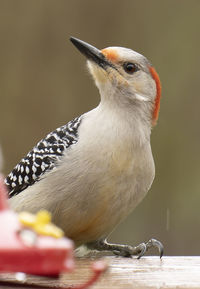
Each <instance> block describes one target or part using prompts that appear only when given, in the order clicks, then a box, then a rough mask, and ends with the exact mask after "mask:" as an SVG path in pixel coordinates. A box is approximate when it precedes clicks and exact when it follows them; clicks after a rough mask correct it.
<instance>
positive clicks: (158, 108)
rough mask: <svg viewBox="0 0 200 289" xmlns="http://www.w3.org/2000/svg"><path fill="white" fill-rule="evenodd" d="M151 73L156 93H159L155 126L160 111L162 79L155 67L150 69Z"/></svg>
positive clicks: (157, 95) (155, 108)
mask: <svg viewBox="0 0 200 289" xmlns="http://www.w3.org/2000/svg"><path fill="white" fill-rule="evenodd" d="M149 71H150V73H151V76H152V77H153V79H154V80H155V83H156V91H157V93H156V98H155V106H154V110H153V125H155V124H156V121H157V119H158V115H159V110H160V98H161V82H160V78H159V76H158V73H157V72H156V70H155V68H154V67H152V66H151V67H149Z"/></svg>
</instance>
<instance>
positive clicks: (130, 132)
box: [96, 100, 151, 146]
mask: <svg viewBox="0 0 200 289" xmlns="http://www.w3.org/2000/svg"><path fill="white" fill-rule="evenodd" d="M146 109H147V108H146ZM96 110H97V112H98V115H101V118H102V123H103V122H104V121H105V120H107V122H110V126H111V130H112V131H113V133H116V134H124V135H126V136H130V137H133V141H134V143H135V145H139V146H142V145H143V144H144V143H146V142H149V141H150V134H151V120H150V119H149V117H148V114H147V113H145V112H144V108H142V107H140V106H137V105H136V106H133V105H118V103H116V102H115V101H112V102H109V101H106V100H102V101H101V102H100V104H99V106H98V107H97V108H96Z"/></svg>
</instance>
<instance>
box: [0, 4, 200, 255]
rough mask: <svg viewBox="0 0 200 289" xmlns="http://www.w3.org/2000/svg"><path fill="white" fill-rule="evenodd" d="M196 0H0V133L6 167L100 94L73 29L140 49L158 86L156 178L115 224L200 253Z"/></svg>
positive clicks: (101, 42) (129, 237)
mask: <svg viewBox="0 0 200 289" xmlns="http://www.w3.org/2000/svg"><path fill="white" fill-rule="evenodd" d="M199 15H200V1H199V0H196V1H195V0H190V1H187V0H186V1H184V0H182V1H181V0H168V1H160V0H149V1H147V0H146V1H144V0H140V1H134V0H125V1H121V0H109V1H108V0H101V1H94V0H84V1H83V0H73V1H69V0H68V1H67V0H65V1H64V0H57V1H56V0H54V1H53V0H40V1H39V0H17V1H16V0H5V1H4V0H0V97H1V104H0V115H1V122H0V142H1V144H2V147H3V152H4V162H5V163H4V173H5V174H7V173H8V172H9V171H10V170H11V169H12V168H13V166H14V165H15V164H16V163H17V162H18V161H19V160H20V159H21V157H23V156H24V154H26V153H27V152H28V151H29V150H30V149H31V148H32V146H33V145H35V143H36V142H37V141H38V140H40V139H41V138H42V137H44V136H45V135H46V134H47V133H48V132H49V131H51V130H53V129H55V128H56V127H58V126H60V125H62V124H64V123H66V122H67V121H69V120H70V119H72V118H73V117H75V116H78V115H80V114H81V113H83V112H85V111H88V110H90V109H92V108H93V107H94V106H96V105H97V104H98V101H99V96H98V91H97V89H96V88H95V86H94V84H93V83H92V81H91V79H90V77H89V76H88V73H87V72H86V68H85V59H84V57H83V56H82V55H81V54H80V53H79V52H78V51H77V50H76V49H75V48H74V47H73V45H72V44H71V43H70V42H69V40H68V39H69V36H70V35H73V36H75V37H78V38H80V39H83V40H85V41H87V42H89V43H91V44H93V45H95V46H97V47H98V48H103V47H107V46H112V45H115V46H125V47H130V48H132V49H134V50H136V51H138V52H140V53H142V54H144V55H145V56H147V57H148V58H149V59H150V60H151V61H152V63H153V64H154V66H155V67H156V69H157V71H158V72H159V74H160V78H161V80H162V86H163V97H162V103H161V113H160V118H159V122H158V125H157V127H156V128H155V129H154V130H153V132H152V149H153V153H154V158H155V162H156V179H155V181H154V183H153V186H152V188H151V191H150V192H149V194H148V195H147V197H146V198H145V200H144V201H143V202H142V203H141V204H140V205H139V206H138V207H137V209H136V210H135V211H134V212H133V213H132V214H131V215H130V216H129V217H128V218H127V219H126V221H125V222H124V223H123V224H121V225H120V226H119V227H118V228H117V230H116V231H115V232H114V233H113V234H112V236H111V239H112V240H114V241H118V242H124V243H125V242H127V243H130V244H137V243H139V242H142V241H144V240H148V239H149V238H150V237H155V238H158V239H159V240H161V241H162V242H163V243H164V245H165V253H166V254H168V255H199V254H200V247H199V243H200V209H199V206H200V174H199V173H200V168H199V167H200V150H199V148H200V129H199V122H200V114H199V106H200V92H199V83H200V81H199V79H200V72H199V67H200V31H199V30H200V29H199V28H200V16H199Z"/></svg>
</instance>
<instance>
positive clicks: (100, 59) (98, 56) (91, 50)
mask: <svg viewBox="0 0 200 289" xmlns="http://www.w3.org/2000/svg"><path fill="white" fill-rule="evenodd" d="M70 40H71V42H72V43H73V44H74V45H75V46H76V48H78V50H79V51H80V52H81V53H82V54H83V55H85V56H86V57H87V59H89V60H92V61H93V62H95V63H97V64H98V65H99V66H100V67H102V68H104V69H106V67H107V66H112V65H111V63H110V62H108V61H107V59H106V58H105V56H104V55H103V53H101V51H100V50H99V49H97V48H96V47H94V46H92V45H90V44H88V43H86V42H84V41H82V40H80V39H77V38H75V37H70Z"/></svg>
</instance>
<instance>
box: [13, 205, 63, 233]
mask: <svg viewBox="0 0 200 289" xmlns="http://www.w3.org/2000/svg"><path fill="white" fill-rule="evenodd" d="M18 216H19V221H20V222H21V223H22V224H23V225H24V226H26V227H31V228H32V229H33V230H34V231H35V232H36V233H38V234H40V235H45V236H51V237H54V238H61V237H63V236H64V232H63V231H62V230H61V229H60V228H58V227H57V226H55V225H54V224H53V223H51V214H50V213H49V212H48V211H45V210H41V211H39V212H38V213H37V214H36V215H33V214H31V213H28V212H21V213H19V215H18Z"/></svg>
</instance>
